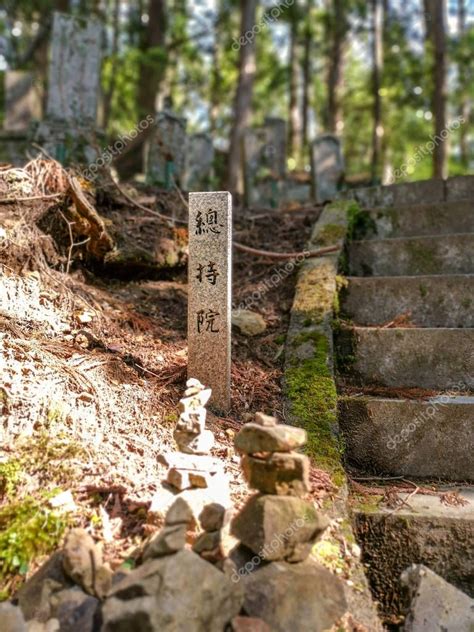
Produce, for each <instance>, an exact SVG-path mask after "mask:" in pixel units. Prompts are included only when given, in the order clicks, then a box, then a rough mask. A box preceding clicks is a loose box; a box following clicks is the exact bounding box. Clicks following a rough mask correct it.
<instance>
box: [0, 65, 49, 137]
mask: <svg viewBox="0 0 474 632" xmlns="http://www.w3.org/2000/svg"><path fill="white" fill-rule="evenodd" d="M40 118H41V92H40V89H39V87H38V84H35V76H34V74H33V73H32V72H26V71H24V70H7V71H6V72H5V122H4V125H3V126H4V128H5V129H6V130H8V131H25V130H27V129H28V126H29V125H30V123H32V122H33V121H34V120H39V119H40Z"/></svg>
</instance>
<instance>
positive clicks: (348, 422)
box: [339, 396, 474, 482]
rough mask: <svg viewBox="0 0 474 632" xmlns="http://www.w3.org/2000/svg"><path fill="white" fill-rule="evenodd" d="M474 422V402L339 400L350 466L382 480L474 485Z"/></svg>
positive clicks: (467, 399) (460, 399) (471, 399)
mask: <svg viewBox="0 0 474 632" xmlns="http://www.w3.org/2000/svg"><path fill="white" fill-rule="evenodd" d="M473 420H474V397H447V396H440V397H435V398H432V399H430V400H427V401H416V400H408V399H405V400H400V399H378V398H371V397H344V398H340V399H339V425H340V427H341V430H342V433H343V435H344V446H345V455H346V458H347V461H348V462H349V463H350V465H352V466H355V467H357V468H359V469H362V470H365V471H367V472H376V473H380V474H384V475H392V476H406V477H413V478H431V479H437V478H440V479H443V480H451V481H456V480H459V481H462V480H466V481H472V482H474V459H473V458H472V446H473V445H474V423H473Z"/></svg>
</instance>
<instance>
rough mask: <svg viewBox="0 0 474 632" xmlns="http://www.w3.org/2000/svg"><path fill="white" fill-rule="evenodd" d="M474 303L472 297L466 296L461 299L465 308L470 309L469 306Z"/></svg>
mask: <svg viewBox="0 0 474 632" xmlns="http://www.w3.org/2000/svg"><path fill="white" fill-rule="evenodd" d="M471 304H472V300H471V299H470V298H464V299H463V300H462V301H461V305H462V306H463V307H464V309H469V307H471Z"/></svg>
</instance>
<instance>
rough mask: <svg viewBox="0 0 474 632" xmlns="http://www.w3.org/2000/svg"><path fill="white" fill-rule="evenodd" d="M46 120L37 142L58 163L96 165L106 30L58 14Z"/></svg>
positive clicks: (83, 19) (100, 25)
mask: <svg viewBox="0 0 474 632" xmlns="http://www.w3.org/2000/svg"><path fill="white" fill-rule="evenodd" d="M51 41H52V44H51V60H50V65H49V76H48V94H47V103H46V118H45V120H44V121H42V123H41V124H40V126H39V128H38V132H37V141H38V142H39V144H41V145H42V146H43V147H44V148H45V150H46V151H47V152H48V153H49V154H51V155H52V156H53V157H54V158H56V159H57V160H59V161H60V162H63V163H67V162H69V161H71V160H75V161H77V162H86V163H87V162H93V161H94V160H95V159H96V158H97V151H96V149H95V147H94V145H95V134H96V127H95V126H96V117H97V103H98V99H99V89H100V67H101V60H102V44H103V27H102V24H101V23H100V22H98V21H96V20H93V19H85V18H77V17H71V16H69V15H65V14H63V13H57V12H55V13H54V17H53V30H52V40H51Z"/></svg>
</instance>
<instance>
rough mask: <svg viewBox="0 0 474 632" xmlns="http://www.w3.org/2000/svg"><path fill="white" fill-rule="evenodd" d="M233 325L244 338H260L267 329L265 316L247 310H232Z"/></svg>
mask: <svg viewBox="0 0 474 632" xmlns="http://www.w3.org/2000/svg"><path fill="white" fill-rule="evenodd" d="M232 325H233V326H234V327H237V329H239V330H240V333H242V334H244V336H258V335H259V334H262V333H263V332H264V331H265V329H266V328H267V324H266V322H265V320H264V318H263V316H260V314H257V313H256V312H252V311H250V310H247V309H233V310H232Z"/></svg>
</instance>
